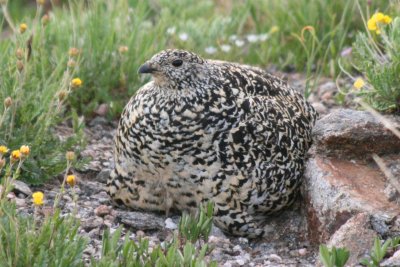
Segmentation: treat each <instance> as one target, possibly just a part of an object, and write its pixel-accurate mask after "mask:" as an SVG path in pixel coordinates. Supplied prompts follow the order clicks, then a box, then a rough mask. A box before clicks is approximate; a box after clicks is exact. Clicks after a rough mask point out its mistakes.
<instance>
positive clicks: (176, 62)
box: [172, 59, 183, 67]
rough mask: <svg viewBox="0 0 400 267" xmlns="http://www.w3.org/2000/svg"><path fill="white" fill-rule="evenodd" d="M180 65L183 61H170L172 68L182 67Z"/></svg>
mask: <svg viewBox="0 0 400 267" xmlns="http://www.w3.org/2000/svg"><path fill="white" fill-rule="evenodd" d="M182 64H183V61H182V60H180V59H176V60H174V61H172V66H174V67H179V66H182Z"/></svg>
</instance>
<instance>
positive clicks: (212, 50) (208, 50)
mask: <svg viewBox="0 0 400 267" xmlns="http://www.w3.org/2000/svg"><path fill="white" fill-rule="evenodd" d="M204 51H206V53H207V54H210V55H211V54H215V53H216V52H217V48H215V47H214V46H209V47H206V49H204Z"/></svg>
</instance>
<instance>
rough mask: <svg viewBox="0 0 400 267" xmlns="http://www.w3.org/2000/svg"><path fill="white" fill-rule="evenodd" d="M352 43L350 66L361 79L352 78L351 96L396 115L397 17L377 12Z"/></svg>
mask: <svg viewBox="0 0 400 267" xmlns="http://www.w3.org/2000/svg"><path fill="white" fill-rule="evenodd" d="M366 26H367V31H366V32H360V33H358V34H357V36H356V41H355V43H354V44H353V50H354V65H355V67H356V68H357V69H358V70H359V71H360V72H361V73H362V74H363V75H364V76H365V80H363V79H362V78H361V77H358V78H357V79H355V82H354V90H353V92H354V93H355V95H357V96H358V97H360V98H361V101H363V102H366V103H367V104H369V105H371V106H372V107H373V108H375V109H377V110H379V111H384V112H400V75H399V73H400V17H395V18H394V19H392V18H391V17H390V16H389V15H387V14H383V13H381V12H377V13H375V14H373V15H372V16H371V17H370V18H369V20H368V21H367V25H366Z"/></svg>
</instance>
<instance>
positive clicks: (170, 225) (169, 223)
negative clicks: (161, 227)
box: [165, 218, 178, 230]
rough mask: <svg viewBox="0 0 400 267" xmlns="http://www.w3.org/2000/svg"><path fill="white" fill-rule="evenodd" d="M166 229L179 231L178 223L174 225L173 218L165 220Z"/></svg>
mask: <svg viewBox="0 0 400 267" xmlns="http://www.w3.org/2000/svg"><path fill="white" fill-rule="evenodd" d="M165 228H167V229H171V230H174V229H177V228H178V226H177V225H176V223H174V222H173V221H172V219H171V218H167V219H166V220H165Z"/></svg>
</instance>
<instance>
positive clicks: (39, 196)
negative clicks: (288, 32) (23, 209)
mask: <svg viewBox="0 0 400 267" xmlns="http://www.w3.org/2000/svg"><path fill="white" fill-rule="evenodd" d="M43 199H44V194H43V193H42V192H39V191H38V192H35V193H33V194H32V201H33V204H35V205H36V206H41V205H43V203H44V200H43Z"/></svg>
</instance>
